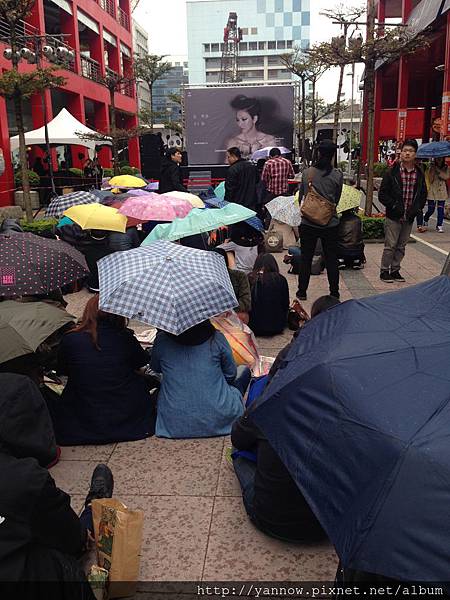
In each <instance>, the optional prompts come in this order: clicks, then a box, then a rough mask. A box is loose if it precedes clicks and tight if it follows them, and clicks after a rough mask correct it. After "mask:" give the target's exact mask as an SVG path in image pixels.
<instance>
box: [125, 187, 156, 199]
mask: <svg viewBox="0 0 450 600" xmlns="http://www.w3.org/2000/svg"><path fill="white" fill-rule="evenodd" d="M125 194H126V197H127V198H130V197H131V196H149V195H150V197H152V196H153V192H150V191H149V190H147V188H146V187H145V188H134V189H132V190H128V191H127V192H125Z"/></svg>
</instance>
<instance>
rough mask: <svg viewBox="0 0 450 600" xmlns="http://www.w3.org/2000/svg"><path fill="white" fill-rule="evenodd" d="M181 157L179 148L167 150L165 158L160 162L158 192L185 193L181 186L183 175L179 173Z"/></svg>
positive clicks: (182, 185)
mask: <svg viewBox="0 0 450 600" xmlns="http://www.w3.org/2000/svg"><path fill="white" fill-rule="evenodd" d="M182 162H183V155H182V153H181V150H180V149H179V148H170V149H169V150H167V153H166V156H165V158H163V160H162V162H161V176H160V178H159V188H158V192H159V193H160V194H165V193H166V192H187V189H186V187H185V186H184V184H183V175H182V173H181V167H180V165H181V163H182Z"/></svg>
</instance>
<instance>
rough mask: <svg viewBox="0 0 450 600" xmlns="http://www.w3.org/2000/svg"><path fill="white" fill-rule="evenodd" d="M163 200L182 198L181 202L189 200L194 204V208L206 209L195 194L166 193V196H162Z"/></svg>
mask: <svg viewBox="0 0 450 600" xmlns="http://www.w3.org/2000/svg"><path fill="white" fill-rule="evenodd" d="M161 197H162V198H166V197H169V198H179V199H180V198H181V200H187V201H188V202H190V203H191V204H192V206H193V207H194V208H204V206H205V205H204V203H203V201H202V200H200V198H199V197H198V196H196V195H195V194H190V193H189V192H166V193H165V194H161Z"/></svg>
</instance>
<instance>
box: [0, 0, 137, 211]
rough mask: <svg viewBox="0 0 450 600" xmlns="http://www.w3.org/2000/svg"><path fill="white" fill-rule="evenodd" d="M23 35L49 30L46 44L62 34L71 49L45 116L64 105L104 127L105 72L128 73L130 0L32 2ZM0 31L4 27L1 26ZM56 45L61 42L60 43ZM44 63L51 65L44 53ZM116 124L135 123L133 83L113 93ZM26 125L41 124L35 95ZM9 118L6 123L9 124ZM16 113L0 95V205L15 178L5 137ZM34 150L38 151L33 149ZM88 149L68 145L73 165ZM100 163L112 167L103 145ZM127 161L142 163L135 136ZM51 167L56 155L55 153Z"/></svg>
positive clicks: (0, 61) (7, 200) (0, 66)
mask: <svg viewBox="0 0 450 600" xmlns="http://www.w3.org/2000/svg"><path fill="white" fill-rule="evenodd" d="M24 30H25V33H26V34H33V33H36V34H41V35H42V34H47V35H48V36H49V37H48V44H49V45H54V44H55V39H54V38H53V39H52V38H51V35H52V34H53V35H55V34H60V33H62V34H66V37H64V44H63V45H66V46H67V47H69V48H70V49H72V50H73V51H74V54H75V60H74V61H73V62H71V63H66V64H65V65H64V66H63V67H62V68H61V71H57V74H60V75H63V76H64V77H65V78H66V82H65V85H64V86H63V87H61V88H56V89H53V90H47V91H46V92H45V103H46V108H47V115H48V120H51V119H52V118H53V117H54V116H56V114H57V113H58V112H59V111H60V110H61V108H63V107H65V108H66V109H67V110H68V111H69V112H71V113H72V114H73V116H74V117H76V118H77V119H78V120H79V121H81V122H82V123H85V124H86V125H87V126H88V127H91V128H92V129H96V130H98V131H106V130H108V128H109V126H110V123H109V104H110V96H109V91H108V89H107V88H106V87H105V86H103V85H102V84H101V83H98V81H99V80H100V78H103V77H105V76H106V75H107V74H108V72H110V73H117V74H119V75H122V74H123V75H128V74H129V75H131V73H132V60H133V58H132V57H133V46H132V34H131V13H130V0H98V2H97V1H96V0H36V3H35V5H34V8H33V12H32V14H31V15H30V17H29V18H28V19H27V23H26V24H24ZM0 35H1V36H5V35H7V30H6V29H5V28H4V26H3V29H2V26H1V24H0ZM58 45H61V44H60V43H58ZM6 47H7V45H6V44H4V43H3V42H0V71H5V70H8V69H10V68H11V62H10V61H8V60H6V59H5V58H4V56H3V51H4V50H5V48H6ZM42 64H43V65H44V66H46V65H49V64H50V63H48V62H47V60H46V59H45V57H44V60H43V61H42ZM35 68H36V66H35V65H33V64H31V65H30V64H27V62H26V61H21V63H20V69H21V70H23V71H26V70H33V69H35ZM114 103H115V106H116V124H117V126H118V127H120V128H131V127H135V126H136V125H137V116H136V113H137V100H136V90H135V86H134V84H129V85H124V86H122V87H121V89H120V92H116V93H115V98H114ZM24 110H25V113H26V116H27V117H28V118H27V119H26V124H27V129H28V130H29V129H36V128H38V127H42V125H44V111H43V105H42V97H41V95H39V94H37V95H36V96H35V97H32V98H31V100H30V101H29V102H26V103H24ZM8 117H9V124H8ZM14 125H15V123H14V113H13V111H12V110H11V107H10V106H9V105H8V103H7V102H6V101H5V99H4V98H2V97H0V147H1V148H2V149H3V153H4V157H5V163H6V170H5V173H4V174H3V175H1V176H0V206H2V205H3V206H4V205H8V204H11V203H12V191H13V190H14V176H13V168H12V162H11V153H10V146H9V138H10V136H11V135H13V134H15V133H16V132H15V131H14ZM34 151H36V152H37V153H39V152H40V150H39V149H37V150H33V152H34ZM87 156H88V154H87V149H86V148H85V147H83V146H72V147H71V162H72V166H74V167H78V168H81V166H82V164H83V162H84V160H85V158H87ZM98 156H99V159H100V163H101V164H102V166H104V167H108V166H110V165H111V151H110V149H109V148H107V147H103V148H102V149H100V151H99V153H98ZM128 159H129V162H130V164H131V165H133V166H137V167H139V166H140V157H139V142H138V139H137V138H136V139H131V140H129V142H128ZM53 162H54V166H56V165H55V156H53Z"/></svg>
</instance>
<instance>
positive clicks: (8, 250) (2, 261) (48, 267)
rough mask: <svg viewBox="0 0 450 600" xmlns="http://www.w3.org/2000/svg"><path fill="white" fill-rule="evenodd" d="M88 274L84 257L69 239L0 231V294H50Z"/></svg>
mask: <svg viewBox="0 0 450 600" xmlns="http://www.w3.org/2000/svg"><path fill="white" fill-rule="evenodd" d="M88 274H89V270H88V268H87V266H86V261H85V259H84V256H83V255H82V254H81V252H78V250H75V248H72V246H70V245H69V244H66V242H63V241H61V240H50V239H47V238H43V237H39V236H38V235H34V233H11V234H8V233H4V234H0V296H3V297H5V296H6V297H8V296H31V295H33V294H47V293H48V292H51V291H53V290H56V289H58V288H60V287H62V286H63V285H66V284H68V283H73V282H74V281H76V280H77V279H81V278H82V277H85V276H86V275H88Z"/></svg>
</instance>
